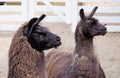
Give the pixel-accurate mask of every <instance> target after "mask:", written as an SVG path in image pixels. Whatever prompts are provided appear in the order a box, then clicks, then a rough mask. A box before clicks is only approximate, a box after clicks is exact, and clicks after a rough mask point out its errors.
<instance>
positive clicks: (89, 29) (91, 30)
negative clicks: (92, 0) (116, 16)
mask: <svg viewBox="0 0 120 78" xmlns="http://www.w3.org/2000/svg"><path fill="white" fill-rule="evenodd" d="M97 8H98V7H94V9H93V10H92V12H91V13H90V14H89V15H88V16H85V14H84V10H83V9H81V10H80V12H79V14H80V18H81V21H80V23H78V26H77V28H76V33H77V32H80V33H82V34H83V35H84V36H85V37H86V38H93V37H94V36H97V35H105V33H106V32H107V29H106V27H105V25H102V24H101V23H100V22H99V21H98V20H97V19H95V18H93V15H94V14H95V12H96V10H97Z"/></svg>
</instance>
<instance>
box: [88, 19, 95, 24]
mask: <svg viewBox="0 0 120 78" xmlns="http://www.w3.org/2000/svg"><path fill="white" fill-rule="evenodd" d="M87 23H88V24H95V22H94V21H93V20H88V21H87Z"/></svg>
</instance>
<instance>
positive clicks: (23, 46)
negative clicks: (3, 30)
mask: <svg viewBox="0 0 120 78" xmlns="http://www.w3.org/2000/svg"><path fill="white" fill-rule="evenodd" d="M44 17H45V15H42V16H40V18H32V19H31V20H30V21H29V22H28V23H25V24H24V25H22V26H21V27H20V28H19V29H18V31H17V32H16V34H15V35H14V37H13V39H12V42H11V46H10V49H9V72H8V78H47V74H46V69H45V57H44V52H43V50H47V49H50V48H53V47H58V46H59V45H60V44H61V42H60V37H58V36H57V35H55V34H53V33H51V32H50V31H48V30H47V29H46V28H44V27H42V26H40V25H39V22H40V21H41V20H42V19H43V18H44Z"/></svg>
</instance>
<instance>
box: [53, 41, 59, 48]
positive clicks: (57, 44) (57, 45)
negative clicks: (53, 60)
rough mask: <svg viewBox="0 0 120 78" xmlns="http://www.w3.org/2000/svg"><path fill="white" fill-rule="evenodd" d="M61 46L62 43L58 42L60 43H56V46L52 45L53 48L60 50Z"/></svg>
mask: <svg viewBox="0 0 120 78" xmlns="http://www.w3.org/2000/svg"><path fill="white" fill-rule="evenodd" d="M60 45H61V42H58V43H56V44H52V46H53V47H54V48H58V47H59V46H60Z"/></svg>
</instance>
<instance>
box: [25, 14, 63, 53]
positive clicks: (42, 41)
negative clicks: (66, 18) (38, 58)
mask: <svg viewBox="0 0 120 78" xmlns="http://www.w3.org/2000/svg"><path fill="white" fill-rule="evenodd" d="M44 17H45V15H44V14H43V15H41V16H40V17H39V18H32V19H31V20H30V21H29V22H28V26H26V27H25V29H24V35H25V36H26V37H27V38H28V42H29V44H30V45H31V47H32V48H34V49H36V50H38V51H42V50H47V49H50V48H54V47H55V48H56V47H58V46H59V45H60V44H61V40H60V37H59V36H57V35H55V34H53V33H51V32H50V31H48V29H47V28H45V27H42V26H40V25H39V23H40V22H41V20H43V18H44Z"/></svg>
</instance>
